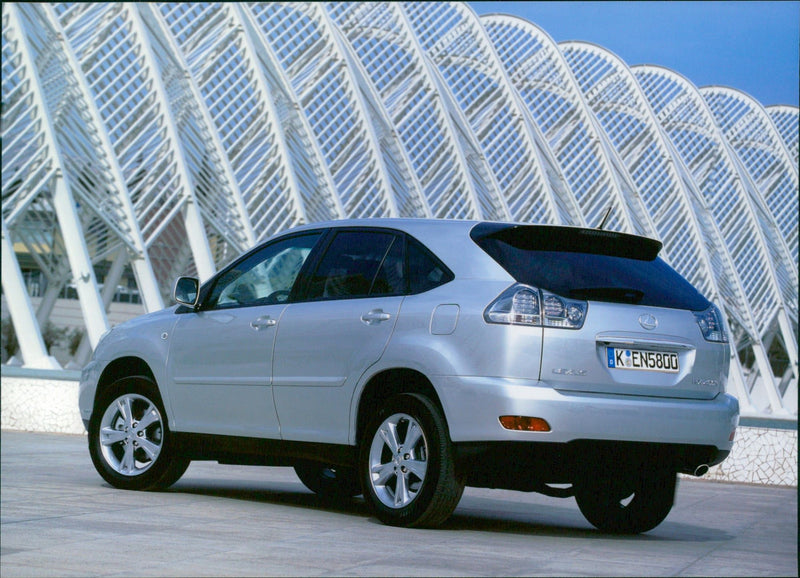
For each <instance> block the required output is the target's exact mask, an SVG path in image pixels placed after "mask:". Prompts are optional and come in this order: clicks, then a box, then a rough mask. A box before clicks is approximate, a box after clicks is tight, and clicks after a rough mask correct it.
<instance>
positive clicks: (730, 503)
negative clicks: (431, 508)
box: [0, 431, 798, 578]
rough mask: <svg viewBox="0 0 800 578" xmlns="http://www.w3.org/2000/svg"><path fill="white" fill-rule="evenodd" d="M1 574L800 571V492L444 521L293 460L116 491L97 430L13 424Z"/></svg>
mask: <svg viewBox="0 0 800 578" xmlns="http://www.w3.org/2000/svg"><path fill="white" fill-rule="evenodd" d="M0 442H1V445H0V457H1V458H2V463H1V464H0V465H1V467H2V469H1V470H0V500H1V503H0V521H1V522H2V524H1V525H0V546H1V548H0V575H2V576H3V577H4V578H11V577H14V576H87V575H92V576H190V575H193V576H246V575H290V576H310V575H314V576H328V575H344V576H413V575H419V576H429V575H435V576H448V575H459V576H461V575H481V576H497V575H503V576H511V575H629V576H650V575H653V576H656V575H673V576H682V575H714V576H758V575H760V576H797V572H798V564H797V490H796V489H795V488H788V489H787V488H776V487H762V486H748V485H735V484H723V483H715V482H704V481H694V480H681V483H680V485H679V488H678V494H677V502H676V505H675V507H674V508H673V510H672V513H671V514H670V515H669V517H668V518H667V519H666V521H665V522H664V523H662V524H661V525H660V526H659V527H657V528H656V529H655V530H653V531H651V532H648V533H647V534H643V535H640V536H623V537H619V536H607V535H604V534H601V533H600V532H598V531H596V530H594V529H593V528H592V527H591V526H590V525H589V524H588V522H586V521H585V520H584V519H583V516H582V515H581V513H580V511H579V510H578V507H577V505H576V504H575V501H574V500H573V499H571V498H570V499H566V500H559V499H555V498H548V497H545V496H540V495H538V494H525V493H520V492H507V491H499V490H483V489H471V488H468V489H467V491H466V492H465V494H464V498H463V499H462V500H461V503H460V504H459V507H458V509H457V510H456V511H455V514H454V515H453V517H452V518H451V519H450V520H449V521H448V522H447V523H446V524H445V525H444V526H443V527H442V528H440V529H436V530H407V529H399V528H391V527H387V526H383V525H381V524H380V523H379V522H378V521H377V520H375V519H374V518H372V517H371V516H370V515H369V513H368V512H367V508H366V506H365V504H364V502H363V500H362V499H361V498H357V499H354V500H352V501H350V502H348V503H345V504H342V505H339V506H336V507H332V506H327V505H324V504H323V503H321V502H320V501H319V500H318V499H317V498H316V497H315V496H314V495H313V494H311V493H310V492H308V491H307V490H306V489H305V488H304V487H303V486H302V484H301V483H300V482H299V480H298V479H297V478H296V476H295V475H294V472H293V470H291V469H289V468H262V467H239V466H221V465H218V464H215V463H210V462H198V463H193V464H192V465H191V466H190V468H189V470H188V471H187V473H186V474H185V475H184V477H183V478H182V479H181V480H180V481H179V482H178V483H177V484H176V485H175V486H173V487H172V488H171V489H170V490H169V491H166V492H160V493H150V492H126V491H121V490H116V489H113V488H111V487H110V486H108V485H107V484H105V482H104V481H103V480H102V479H101V478H100V477H99V476H98V475H97V473H96V472H95V471H94V469H93V467H92V464H91V461H90V459H89V455H88V451H87V449H86V438H85V437H84V436H77V435H63V434H61V435H59V434H32V433H21V432H12V431H3V432H2V434H1V437H0Z"/></svg>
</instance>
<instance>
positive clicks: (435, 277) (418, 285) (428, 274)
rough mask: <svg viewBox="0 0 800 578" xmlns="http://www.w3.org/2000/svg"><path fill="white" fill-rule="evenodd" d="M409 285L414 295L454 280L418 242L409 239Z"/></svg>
mask: <svg viewBox="0 0 800 578" xmlns="http://www.w3.org/2000/svg"><path fill="white" fill-rule="evenodd" d="M407 251H408V283H409V291H410V292H411V293H412V294H415V293H423V292H425V291H428V290H430V289H433V288H434V287H438V286H439V285H444V284H445V283H448V282H450V281H452V280H453V274H452V273H451V272H450V271H449V270H448V269H447V268H446V267H445V266H444V265H442V264H441V262H440V261H439V260H438V259H437V258H436V257H434V256H433V254H432V253H431V252H430V251H428V250H427V249H426V248H425V247H423V246H422V245H421V244H420V243H419V242H418V241H415V240H414V239H411V238H409V239H408V249H407Z"/></svg>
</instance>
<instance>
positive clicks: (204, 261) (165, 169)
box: [54, 4, 215, 293]
mask: <svg viewBox="0 0 800 578" xmlns="http://www.w3.org/2000/svg"><path fill="white" fill-rule="evenodd" d="M54 11H55V14H56V16H57V18H58V21H59V23H60V26H61V30H62V31H63V34H64V36H65V38H66V39H67V41H68V42H69V44H70V46H71V48H72V50H73V52H74V54H75V56H76V59H77V61H78V63H79V65H80V66H81V72H82V74H83V77H84V79H85V80H86V82H87V84H88V86H89V88H90V90H91V92H92V96H93V98H94V100H95V102H96V103H97V107H98V110H99V112H100V115H101V117H102V122H103V128H104V129H105V131H106V134H107V135H108V137H109V141H110V143H111V146H112V150H113V152H114V155H115V156H116V157H117V159H118V162H119V166H120V169H121V170H122V174H123V178H124V179H125V183H126V186H127V189H128V192H129V195H130V197H131V201H132V203H133V207H134V211H135V213H136V217H137V221H138V223H139V227H140V229H141V231H142V235H143V237H144V241H145V245H146V247H147V248H148V254H149V257H150V261H151V263H152V265H153V269H154V271H155V273H156V277H157V278H158V279H159V286H160V287H161V288H162V292H164V293H166V292H167V291H168V289H167V288H168V287H170V286H171V280H172V279H173V278H174V277H175V276H176V275H178V274H180V273H183V272H191V271H193V270H194V268H195V267H196V270H197V271H198V273H199V274H200V275H201V276H202V277H210V276H211V274H213V272H214V270H215V265H214V262H213V257H212V252H211V248H210V246H209V243H208V240H207V237H206V227H205V225H204V223H203V221H202V217H201V215H200V209H199V206H198V202H197V200H196V198H195V194H194V191H192V189H191V188H190V184H191V183H192V180H193V179H192V176H191V170H190V167H189V166H188V165H187V162H186V158H185V156H184V154H183V150H182V148H181V143H180V138H179V133H178V130H177V127H176V125H175V121H174V119H172V118H171V117H170V115H169V114H168V113H169V106H168V104H167V103H168V102H169V98H168V95H167V91H166V88H165V86H164V83H163V81H162V78H161V76H160V74H159V69H158V65H157V63H156V57H155V55H154V54H153V50H154V48H153V47H152V45H151V44H150V40H149V38H148V37H147V34H146V32H145V31H144V27H143V24H142V23H141V19H140V16H139V13H138V11H137V9H136V7H135V6H134V5H132V4H69V5H67V4H57V5H55V6H54ZM179 216H180V217H181V218H177V217H179Z"/></svg>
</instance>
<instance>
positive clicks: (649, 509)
mask: <svg viewBox="0 0 800 578" xmlns="http://www.w3.org/2000/svg"><path fill="white" fill-rule="evenodd" d="M676 485H677V474H676V473H675V472H674V471H673V470H671V469H669V468H665V467H658V466H651V467H649V468H646V469H642V470H639V471H638V472H631V473H629V474H627V475H626V474H623V473H619V472H613V471H611V470H610V469H609V468H605V469H604V471H602V472H594V475H592V476H586V477H584V480H583V482H582V483H579V484H576V486H575V499H576V501H577V502H578V507H579V508H580V510H581V513H582V514H583V515H584V517H585V518H586V519H587V520H588V521H589V522H590V523H591V524H592V525H593V526H594V527H596V528H597V529H598V530H600V531H603V532H608V533H611V534H639V533H641V532H647V531H648V530H652V529H653V528H655V527H656V526H658V525H659V524H660V523H661V522H663V521H664V518H666V517H667V515H668V514H669V512H670V510H671V509H672V505H673V503H674V501H675V488H676Z"/></svg>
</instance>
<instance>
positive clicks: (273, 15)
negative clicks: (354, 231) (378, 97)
mask: <svg viewBox="0 0 800 578" xmlns="http://www.w3.org/2000/svg"><path fill="white" fill-rule="evenodd" d="M243 9H244V10H246V11H247V12H249V14H250V15H251V16H252V19H253V22H254V23H255V25H256V26H257V30H258V33H259V34H261V35H262V37H263V38H264V39H265V41H266V42H267V43H268V44H269V45H270V46H271V48H272V52H273V54H274V57H275V59H276V61H277V64H279V65H280V68H281V69H282V71H283V73H284V74H285V75H286V78H287V79H288V80H289V82H290V85H291V89H292V92H293V95H294V101H295V102H296V103H297V104H298V105H299V106H300V107H301V109H302V110H303V111H304V113H305V116H306V117H307V119H308V121H309V124H310V126H311V129H312V131H313V134H314V136H315V138H316V141H317V143H318V145H319V149H320V151H321V152H322V155H323V157H324V159H325V162H326V164H327V166H328V169H329V171H330V175H331V178H332V179H333V182H334V184H335V190H336V192H337V193H338V195H339V198H340V199H341V203H342V206H343V208H344V212H345V215H346V216H348V217H377V216H397V215H398V209H397V201H396V199H395V196H394V195H395V193H394V192H393V191H392V188H391V185H392V179H391V178H390V177H389V176H388V175H387V171H386V167H385V165H384V160H383V158H382V154H383V152H384V151H382V150H381V148H380V146H379V144H378V142H377V139H376V138H375V134H374V130H373V128H372V125H371V124H370V122H369V118H370V117H369V113H368V112H367V111H366V110H365V108H364V105H363V103H362V101H361V98H362V97H361V95H360V93H359V88H358V86H357V83H356V81H355V80H354V78H353V75H352V74H351V72H350V71H349V70H348V66H347V59H346V58H345V56H344V55H343V54H342V53H341V51H340V49H339V46H338V44H337V42H336V39H335V37H334V33H333V31H332V30H331V28H330V26H329V21H328V19H327V18H326V16H325V13H324V12H323V10H322V8H321V7H320V6H319V5H318V4H311V3H306V4H301V3H278V2H269V3H258V4H251V5H248V6H246V7H244V8H243ZM398 162H402V161H398ZM406 193H407V192H405V191H404V192H402V193H401V194H406ZM408 194H413V192H412V193H408Z"/></svg>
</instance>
